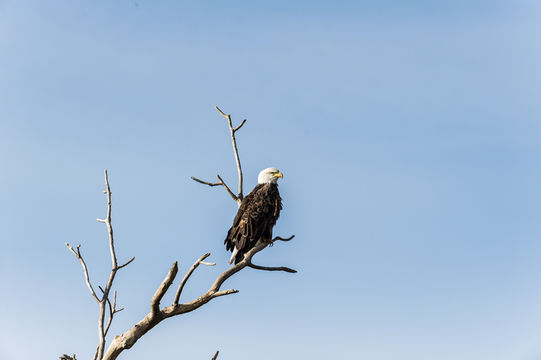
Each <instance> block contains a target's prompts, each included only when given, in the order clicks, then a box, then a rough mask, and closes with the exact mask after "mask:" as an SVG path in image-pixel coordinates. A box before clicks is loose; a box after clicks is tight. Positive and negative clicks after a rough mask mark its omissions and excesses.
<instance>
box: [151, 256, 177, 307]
mask: <svg viewBox="0 0 541 360" xmlns="http://www.w3.org/2000/svg"><path fill="white" fill-rule="evenodd" d="M177 272H178V263H177V262H176V261H175V262H174V263H173V265H172V266H171V269H169V273H168V274H167V276H166V277H165V279H163V281H162V283H161V284H160V287H159V288H158V290H156V293H154V296H153V297H152V301H151V302H150V309H151V315H152V316H156V315H157V314H158V313H159V312H160V301H162V298H163V296H164V295H165V293H166V292H167V290H168V289H169V286H171V284H172V283H173V280H175V276H177Z"/></svg>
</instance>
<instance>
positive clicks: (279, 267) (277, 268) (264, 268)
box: [248, 263, 297, 273]
mask: <svg viewBox="0 0 541 360" xmlns="http://www.w3.org/2000/svg"><path fill="white" fill-rule="evenodd" d="M248 266H249V267H251V268H253V269H257V270H266V271H285V272H288V273H296V272H297V270H294V269H291V268H288V267H285V266H278V267H272V266H260V265H256V264H252V263H250V264H249V265H248Z"/></svg>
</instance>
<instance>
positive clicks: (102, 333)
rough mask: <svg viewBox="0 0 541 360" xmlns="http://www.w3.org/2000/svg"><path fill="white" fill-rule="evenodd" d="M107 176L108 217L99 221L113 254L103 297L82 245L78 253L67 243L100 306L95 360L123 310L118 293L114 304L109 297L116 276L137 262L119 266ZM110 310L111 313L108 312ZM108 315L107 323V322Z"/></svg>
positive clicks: (97, 359)
mask: <svg viewBox="0 0 541 360" xmlns="http://www.w3.org/2000/svg"><path fill="white" fill-rule="evenodd" d="M104 174H105V191H104V193H105V194H106V195H107V215H106V217H105V219H97V220H98V221H99V222H101V223H104V224H105V225H106V226H107V234H108V242H109V252H110V254H111V272H110V273H109V278H108V279H107V284H106V285H105V288H102V287H101V286H100V287H99V289H100V290H101V292H102V295H101V296H100V297H98V295H97V294H96V292H95V291H94V288H93V286H92V283H91V282H90V276H89V274H88V268H87V266H86V263H85V261H84V259H83V256H82V255H81V250H80V245H77V251H75V249H73V247H72V246H70V244H68V243H66V246H67V247H68V249H69V250H70V251H71V252H72V253H73V255H75V257H77V259H78V260H79V262H80V263H81V266H82V268H83V273H84V276H85V282H86V285H87V287H88V289H89V290H90V294H91V295H92V297H93V298H94V300H96V302H97V303H98V305H99V315H98V337H99V343H98V347H97V349H96V353H95V354H94V359H95V360H101V359H102V358H103V353H104V351H105V342H106V335H107V333H108V331H109V328H110V326H111V323H112V321H113V317H114V315H115V314H116V313H118V312H120V311H122V310H123V308H122V309H117V308H116V291H115V292H114V296H113V302H112V303H111V300H110V299H109V295H110V292H111V288H112V287H113V282H114V280H115V276H116V273H117V271H118V270H120V269H122V268H124V267H126V266H127V265H129V264H130V263H131V262H132V261H133V260H135V257H133V258H131V259H130V260H128V261H127V262H126V263H124V264H123V265H120V266H119V265H118V261H117V257H116V250H115V242H114V236H113V226H112V224H111V208H112V201H111V187H110V186H109V177H108V174H107V169H106V170H105V171H104ZM107 310H109V311H107ZM106 314H107V315H108V317H107V322H105V317H106Z"/></svg>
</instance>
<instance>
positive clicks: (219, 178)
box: [191, 175, 240, 204]
mask: <svg viewBox="0 0 541 360" xmlns="http://www.w3.org/2000/svg"><path fill="white" fill-rule="evenodd" d="M216 176H217V177H218V180H220V181H219V182H216V183H211V182H208V181H204V180H200V179H198V178H195V177H193V176H192V177H191V178H192V180H194V181H197V182H198V183H201V184H205V185H208V186H210V187H214V186H223V187H224V189H225V190H226V191H227V193H228V194H229V196H231V198H232V199H233V200H235V202H236V203H238V204H240V200H239V198H238V197H237V195H235V194H233V191H231V189H230V188H229V186H227V184H226V183H225V181H223V179H222V178H221V176H220V175H216Z"/></svg>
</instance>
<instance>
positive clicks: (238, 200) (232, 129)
mask: <svg viewBox="0 0 541 360" xmlns="http://www.w3.org/2000/svg"><path fill="white" fill-rule="evenodd" d="M215 108H216V110H217V111H218V112H219V113H220V115H222V116H223V117H225V118H226V119H227V124H228V125H229V134H230V136H231V145H232V146H233V154H234V155H235V162H236V164H237V174H238V177H239V186H238V194H237V195H235V194H234V193H233V192H232V191H231V189H230V188H229V186H227V184H226V183H225V182H224V181H223V180H222V178H221V177H220V175H217V177H218V180H220V181H219V182H209V181H204V180H200V179H198V178H195V177H193V176H192V180H194V181H197V182H198V183H201V184H205V185H208V186H223V187H224V189H225V190H226V191H227V193H228V194H229V196H231V198H233V200H235V202H236V203H237V205H238V206H240V203H241V202H242V199H243V198H244V195H243V194H242V187H243V175H242V166H241V163H240V158H239V150H238V148H237V138H236V137H235V133H236V132H237V131H239V130H240V129H241V128H242V126H243V125H244V124H245V123H246V119H244V120H243V121H242V122H241V123H240V124H239V126H237V127H233V122H232V121H231V115H229V114H226V113H224V112H223V111H222V110H221V109H220V108H219V107H218V106H215Z"/></svg>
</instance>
